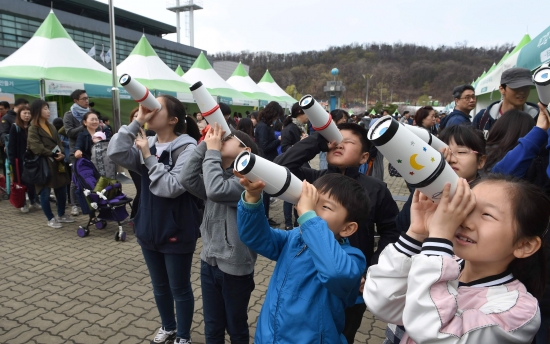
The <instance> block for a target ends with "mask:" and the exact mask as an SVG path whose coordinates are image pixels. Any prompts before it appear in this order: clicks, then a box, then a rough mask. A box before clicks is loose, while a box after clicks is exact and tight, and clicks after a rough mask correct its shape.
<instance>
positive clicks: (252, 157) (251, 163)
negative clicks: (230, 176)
mask: <svg viewBox="0 0 550 344" xmlns="http://www.w3.org/2000/svg"><path fill="white" fill-rule="evenodd" d="M245 154H246V153H245ZM239 160H240V159H239ZM248 160H249V161H248V164H247V165H246V167H245V168H243V170H242V171H239V173H240V174H242V175H246V174H247V173H248V172H250V171H252V169H253V168H254V164H255V163H256V155H254V154H252V153H248Z"/></svg>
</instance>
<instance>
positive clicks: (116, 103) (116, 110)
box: [109, 0, 120, 133]
mask: <svg viewBox="0 0 550 344" xmlns="http://www.w3.org/2000/svg"><path fill="white" fill-rule="evenodd" d="M113 1H114V0H109V27H110V33H111V75H112V77H113V80H112V81H113V88H111V93H112V100H113V124H114V130H115V133H116V132H118V129H119V128H120V98H119V94H118V80H117V79H118V78H117V72H116V39H115V9H114V7H113Z"/></svg>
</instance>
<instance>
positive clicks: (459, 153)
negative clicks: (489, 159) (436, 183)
mask: <svg viewBox="0 0 550 344" xmlns="http://www.w3.org/2000/svg"><path fill="white" fill-rule="evenodd" d="M449 148H450V149H451V151H452V152H453V154H451V160H450V161H449V165H451V167H452V169H453V170H454V171H455V173H456V174H458V176H459V177H461V178H464V179H466V180H467V181H472V180H474V179H475V178H476V176H477V171H478V170H480V169H482V168H483V165H485V159H486V157H485V156H482V157H479V154H478V153H474V152H473V151H472V149H471V148H468V147H466V146H459V145H457V144H456V142H455V139H454V138H451V139H450V141H449ZM478 157H479V159H478Z"/></svg>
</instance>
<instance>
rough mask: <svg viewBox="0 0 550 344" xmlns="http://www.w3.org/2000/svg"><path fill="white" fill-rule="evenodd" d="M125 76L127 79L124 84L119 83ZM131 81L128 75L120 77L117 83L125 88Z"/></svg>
mask: <svg viewBox="0 0 550 344" xmlns="http://www.w3.org/2000/svg"><path fill="white" fill-rule="evenodd" d="M125 76H126V77H128V78H127V79H126V81H125V82H124V83H122V82H120V80H122V78H124V77H125ZM131 80H132V77H131V76H129V75H128V74H124V75H123V76H121V77H120V79H119V80H118V81H119V82H120V84H121V85H122V86H126V85H128V84H129V83H130V81H131Z"/></svg>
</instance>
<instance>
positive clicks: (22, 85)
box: [0, 77, 40, 95]
mask: <svg viewBox="0 0 550 344" xmlns="http://www.w3.org/2000/svg"><path fill="white" fill-rule="evenodd" d="M0 93H12V94H28V95H40V81H39V80H24V79H12V78H3V77H0Z"/></svg>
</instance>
